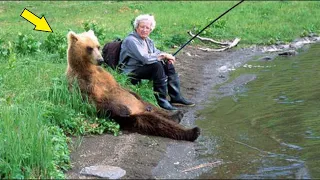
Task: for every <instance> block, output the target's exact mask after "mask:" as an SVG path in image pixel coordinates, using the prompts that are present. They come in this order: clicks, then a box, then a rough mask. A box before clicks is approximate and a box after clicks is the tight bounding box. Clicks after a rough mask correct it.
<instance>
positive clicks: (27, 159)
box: [0, 103, 69, 179]
mask: <svg viewBox="0 0 320 180" xmlns="http://www.w3.org/2000/svg"><path fill="white" fill-rule="evenodd" d="M0 112H1V113H0V119H1V121H0V144H1V146H0V162H1V163H0V169H1V173H0V176H1V178H9V179H18V178H19V179H20V178H26V177H28V178H63V174H62V172H60V171H61V169H60V168H62V167H67V166H68V163H69V162H68V161H69V160H68V159H69V152H68V149H67V147H66V146H64V147H63V146H62V147H63V148H59V152H57V151H56V150H57V149H56V147H61V145H63V144H66V142H65V141H66V138H61V137H63V134H58V133H59V132H57V131H53V130H54V127H48V126H46V125H45V119H44V118H43V117H42V116H41V113H43V112H44V108H43V107H41V106H39V105H37V104H36V103H30V104H24V105H22V104H21V105H9V106H0ZM50 129H52V130H50ZM50 131H51V132H50ZM55 139H59V141H60V142H57V141H55ZM55 153H59V154H60V155H66V156H65V157H64V158H66V159H64V160H66V162H65V163H66V164H63V163H59V161H61V160H63V158H61V157H60V158H57V157H59V155H56V156H55Z"/></svg>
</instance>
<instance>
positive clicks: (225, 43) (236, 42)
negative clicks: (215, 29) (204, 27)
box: [188, 31, 240, 52]
mask: <svg viewBox="0 0 320 180" xmlns="http://www.w3.org/2000/svg"><path fill="white" fill-rule="evenodd" d="M188 34H189V35H190V36H192V37H194V36H195V35H194V34H192V33H191V31H188ZM196 38H198V39H200V40H201V41H209V42H212V43H214V44H218V45H220V46H223V47H222V48H219V49H211V48H199V49H200V50H203V51H209V52H211V51H214V52H220V51H224V50H227V49H230V48H232V47H234V46H236V45H237V44H238V43H239V41H240V38H236V39H234V40H233V41H232V42H231V43H230V42H219V41H216V40H214V39H212V38H204V37H200V36H197V37H196Z"/></svg>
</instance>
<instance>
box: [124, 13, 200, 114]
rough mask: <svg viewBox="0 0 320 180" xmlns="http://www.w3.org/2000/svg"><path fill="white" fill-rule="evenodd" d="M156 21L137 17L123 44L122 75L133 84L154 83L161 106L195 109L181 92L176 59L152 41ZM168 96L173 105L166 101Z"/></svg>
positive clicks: (170, 108) (145, 16)
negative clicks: (191, 107)
mask: <svg viewBox="0 0 320 180" xmlns="http://www.w3.org/2000/svg"><path fill="white" fill-rule="evenodd" d="M155 25H156V21H155V20H154V17H153V16H152V15H147V14H145V15H140V16H138V17H136V19H135V21H134V23H133V26H134V31H133V32H131V33H130V34H129V35H128V36H127V37H126V38H125V39H124V40H123V42H122V45H121V51H120V60H119V64H121V67H122V72H124V73H126V74H128V76H129V77H131V79H132V81H131V82H132V83H133V84H135V83H136V81H135V80H136V79H149V80H152V81H153V90H154V92H155V97H156V99H157V102H158V104H159V106H160V107H162V108H164V109H167V110H177V108H176V107H174V106H172V105H183V106H194V105H195V104H194V103H193V102H190V101H188V100H186V99H184V98H183V97H182V95H181V93H180V81H179V77H178V74H177V73H176V71H175V68H174V66H173V64H174V62H175V57H174V56H172V55H171V54H168V53H164V52H161V51H160V50H158V49H157V48H156V47H155V46H154V43H153V41H152V40H151V39H150V38H149V35H150V33H151V32H152V31H153V30H154V28H155ZM167 93H168V94H169V96H170V102H169V101H168V100H167V98H166V97H167Z"/></svg>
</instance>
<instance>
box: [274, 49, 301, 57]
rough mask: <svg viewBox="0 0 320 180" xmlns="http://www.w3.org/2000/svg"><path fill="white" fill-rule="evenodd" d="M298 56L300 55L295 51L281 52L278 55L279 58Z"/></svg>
mask: <svg viewBox="0 0 320 180" xmlns="http://www.w3.org/2000/svg"><path fill="white" fill-rule="evenodd" d="M297 54H298V52H297V51H295V50H288V51H284V52H280V53H279V54H278V55H279V56H294V55H297Z"/></svg>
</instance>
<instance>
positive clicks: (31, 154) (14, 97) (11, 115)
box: [0, 1, 320, 178]
mask: <svg viewBox="0 0 320 180" xmlns="http://www.w3.org/2000/svg"><path fill="white" fill-rule="evenodd" d="M0 4H1V6H0V27H1V28H0V29H1V30H0V178H64V174H63V172H64V171H65V170H67V169H68V168H69V167H70V158H69V150H68V146H67V143H68V141H69V140H68V138H67V137H66V135H86V134H92V133H96V134H101V133H112V134H114V135H118V134H119V133H120V132H119V126H118V125H117V124H116V123H115V122H113V121H112V120H105V119H100V118H97V117H96V116H95V114H96V110H95V108H94V107H92V105H90V104H89V103H88V102H87V101H86V100H85V99H84V100H83V99H82V98H81V96H80V94H79V91H78V90H77V88H75V89H74V92H73V93H70V92H69V91H68V88H67V85H66V81H65V76H64V72H65V69H66V49H67V42H66V34H67V32H68V31H69V30H73V31H75V32H76V33H80V32H83V31H84V30H88V29H93V30H94V31H95V33H96V35H97V36H98V37H99V40H100V43H101V45H103V44H104V43H105V42H107V41H111V40H113V39H115V38H124V37H125V36H126V35H127V34H128V33H129V32H130V31H131V30H132V26H131V25H130V22H131V21H132V19H133V18H134V17H136V16H137V15H138V14H142V13H151V14H154V15H155V17H156V21H157V26H156V29H155V31H154V32H153V33H152V38H153V39H154V40H155V42H156V44H157V46H158V47H159V48H160V49H162V50H167V51H169V52H171V51H174V49H171V47H173V46H179V45H181V44H183V43H185V42H186V41H187V40H188V39H189V38H190V37H188V35H187V33H186V32H187V31H188V30H192V31H193V32H197V31H199V30H200V29H202V28H203V27H205V26H206V25H207V24H208V23H209V22H211V21H212V20H213V19H214V18H216V17H218V16H219V15H220V14H221V13H223V12H224V11H225V10H227V9H229V8H230V7H231V6H232V5H234V4H235V2H232V1H230V2H220V1H216V2H210V1H205V2H180V1H174V2H168V1H167V2H155V1H151V2H143V1H137V2H133V1H98V2H96V1H91V2H89V1H88V2H86V1H83V2H78V1H77V2H67V1H50V2H49V1H48V2H47V1H33V2H30V1H25V2H23V1H22V2H21V1H17V2H5V1H3V2H0ZM319 7H320V3H318V2H291V1H275V2H258V1H256V2H249V1H248V2H244V3H242V4H241V5H240V6H238V7H237V8H235V9H234V10H233V11H231V12H230V13H228V14H227V15H226V16H224V17H223V18H221V19H220V20H219V21H217V22H216V23H215V24H214V25H212V26H211V27H210V28H208V29H207V30H206V31H205V32H203V34H201V35H202V36H205V37H210V38H214V39H217V40H220V41H223V40H229V39H233V38H235V37H240V38H241V42H240V46H247V45H251V44H270V43H273V42H275V41H284V42H288V41H291V40H293V39H295V38H297V37H299V36H307V35H308V34H309V33H311V32H314V33H319V32H320V31H319V29H320V28H319V27H320V23H319V21H318V18H316V17H319V15H320V12H319V11H318V9H319ZM24 8H27V9H28V10H30V11H31V12H33V13H35V14H36V15H37V16H39V17H41V16H42V15H44V16H45V18H46V19H47V20H48V22H49V24H50V26H51V27H52V29H53V33H43V32H39V31H33V30H32V29H33V28H34V26H33V25H32V24H30V23H29V22H27V21H26V20H25V19H23V18H21V17H20V16H19V15H20V14H21V12H22V11H23V9H24ZM17 27H18V28H17ZM193 43H194V44H200V43H201V42H199V41H197V40H195V41H194V42H193ZM108 70H109V71H111V73H112V74H114V76H115V77H116V79H117V80H118V81H119V82H120V83H121V84H122V85H124V86H126V87H128V88H131V89H132V90H134V91H136V92H137V93H139V94H141V95H143V98H144V99H145V100H148V101H150V102H153V103H155V100H154V97H153V93H152V88H151V85H150V83H149V82H147V81H143V83H142V84H141V85H139V86H132V85H130V84H129V83H128V80H127V77H126V76H124V75H121V74H118V73H116V72H115V71H112V70H110V69H108Z"/></svg>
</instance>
